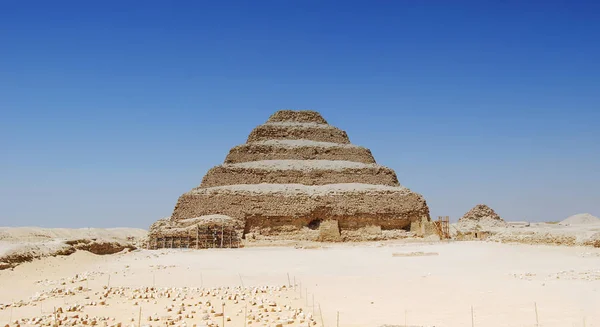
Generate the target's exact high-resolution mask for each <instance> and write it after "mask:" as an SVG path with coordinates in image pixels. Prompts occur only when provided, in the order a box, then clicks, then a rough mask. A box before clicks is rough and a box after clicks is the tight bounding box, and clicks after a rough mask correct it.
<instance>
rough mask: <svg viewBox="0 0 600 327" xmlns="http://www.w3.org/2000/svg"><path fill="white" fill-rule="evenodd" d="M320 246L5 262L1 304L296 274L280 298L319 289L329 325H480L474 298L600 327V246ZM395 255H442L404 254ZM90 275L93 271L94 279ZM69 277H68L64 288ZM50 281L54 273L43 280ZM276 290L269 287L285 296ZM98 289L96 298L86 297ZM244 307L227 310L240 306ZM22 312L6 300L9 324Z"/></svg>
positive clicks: (484, 319) (521, 317)
mask: <svg viewBox="0 0 600 327" xmlns="http://www.w3.org/2000/svg"><path fill="white" fill-rule="evenodd" d="M320 246H323V244H315V245H313V246H307V247H306V249H295V248H291V247H270V248H243V249H221V250H217V249H213V250H198V251H194V250H159V251H147V250H140V251H134V252H131V253H128V254H117V255H111V256H97V255H93V254H90V253H87V252H77V253H75V254H73V255H71V256H68V257H56V258H44V259H42V260H38V261H34V262H31V263H26V264H23V265H21V266H18V267H16V268H15V269H14V270H5V271H0V285H1V287H2V292H0V304H8V303H12V302H17V301H19V300H28V299H29V298H30V297H31V296H33V295H34V294H36V293H37V292H42V291H44V290H51V289H53V288H56V287H77V286H83V287H89V288H90V289H91V291H84V292H79V293H77V294H75V295H71V296H67V297H64V296H63V297H58V298H53V299H48V300H44V301H42V302H37V303H36V304H37V305H36V306H24V307H19V308H14V309H13V310H12V317H13V319H17V318H21V317H32V316H36V315H40V312H46V313H48V312H50V313H51V311H52V310H51V309H50V308H52V307H54V306H57V305H61V306H66V305H73V304H74V303H76V302H77V303H80V304H82V303H84V302H86V301H90V300H95V301H98V300H97V299H96V298H97V296H96V295H94V294H95V293H96V292H100V291H101V290H102V287H103V286H105V285H106V284H107V283H108V276H109V275H110V276H111V279H110V285H111V287H113V288H116V287H129V288H139V287H146V286H147V287H152V285H153V284H154V285H155V286H156V287H157V288H161V289H162V288H169V287H219V286H231V287H235V286H238V287H239V286H241V284H242V283H243V284H244V285H245V286H246V287H249V286H259V285H283V284H288V274H289V276H290V281H291V283H293V280H294V279H295V280H296V284H297V291H296V292H293V291H292V293H291V294H290V293H287V295H286V296H288V297H278V298H277V299H275V300H278V301H279V302H280V303H279V305H281V304H282V303H284V302H285V303H288V302H289V304H291V305H293V306H294V307H303V309H304V311H305V312H312V310H313V308H312V298H313V295H314V299H315V303H316V305H315V308H314V309H315V314H316V316H315V318H316V321H318V322H319V323H318V324H317V326H321V323H320V317H319V316H318V313H319V310H318V309H319V307H320V308H321V309H322V311H323V320H324V322H325V325H326V326H335V325H336V313H337V312H339V314H340V326H348V327H352V326H380V325H383V324H396V325H403V324H404V322H405V319H406V322H407V323H408V325H412V326H449V327H450V326H461V327H462V326H470V325H471V306H473V310H474V321H475V325H476V326H487V327H495V326H535V325H536V315H535V306H536V305H537V309H538V315H539V322H540V326H545V327H550V326H557V327H564V326H583V321H584V319H585V320H586V326H600V310H598V307H600V249H593V248H580V247H546V246H528V245H507V244H497V243H481V242H456V243H448V244H447V243H437V244H422V243H415V244H412V243H400V242H391V243H360V244H337V245H325V247H323V248H321V247H320ZM394 253H437V254H438V255H431V256H405V257H403V256H401V257H394V256H393V255H394ZM76 274H80V276H79V277H78V279H77V280H78V281H76V282H74V283H71V282H70V279H72V278H74V277H75V275H76ZM81 276H89V280H87V281H86V280H83V279H82V278H81ZM61 279H64V281H66V282H67V285H65V286H60V281H61ZM39 280H44V281H43V282H41V283H37V281H39ZM57 282H58V283H57ZM300 283H301V284H302V298H300V293H299V292H298V289H300ZM306 291H308V297H306V294H305V292H306ZM273 294H274V295H269V294H262V295H261V296H263V297H264V298H269V297H277V296H281V295H280V293H276V292H275V293H273ZM86 295H88V296H91V297H92V298H91V299H89V300H85V299H84V298H85V296H86ZM196 296H199V295H196ZM198 298H200V297H198ZM307 300H308V301H307ZM133 301H134V300H126V299H123V298H118V297H115V298H113V297H112V296H111V297H109V298H108V299H107V303H108V306H86V307H85V308H83V313H79V314H90V315H105V316H111V317H116V318H117V319H118V320H121V321H124V322H128V321H129V320H130V319H131V318H134V319H137V316H138V312H139V306H134V305H133ZM140 302H141V301H140ZM213 302H214V301H213ZM307 302H308V303H307ZM168 303H173V302H172V301H171V299H159V300H158V303H157V305H154V304H152V303H145V302H142V303H141V305H142V308H144V307H145V308H146V309H143V310H144V314H143V316H144V319H145V317H146V315H147V314H150V313H149V312H150V311H157V312H158V314H159V315H161V314H166V312H163V311H164V307H165V305H167V304H168ZM240 305H241V304H238V305H237V306H236V305H234V304H231V306H229V304H228V307H226V308H227V310H229V311H228V312H232V311H234V312H235V311H239V309H238V308H239V307H240ZM0 307H2V305H0ZM218 308H220V307H218ZM230 308H231V310H230ZM161 310H162V311H161ZM10 311H11V310H10V309H9V308H5V309H4V310H0V322H1V323H2V324H4V322H6V321H7V320H8V319H9V317H10V315H11V312H10ZM188 312H189V311H188ZM232 318H233V321H232V322H231V323H230V324H229V325H228V326H242V324H241V319H240V317H236V316H233V317H232ZM236 319H237V320H236ZM197 321H200V320H198V319H197ZM218 322H219V324H220V322H221V321H220V320H218ZM136 323H137V321H136ZM129 324H131V323H128V324H127V326H129ZM146 324H148V322H145V321H144V322H142V325H146ZM152 324H153V326H158V325H159V324H158V323H152ZM255 325H256V326H262V325H260V324H255ZM188 326H191V324H190V323H188ZM198 326H200V325H198ZM269 326H274V325H269ZM290 326H297V325H296V324H292V325H290Z"/></svg>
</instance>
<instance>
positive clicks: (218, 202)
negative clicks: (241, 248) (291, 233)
mask: <svg viewBox="0 0 600 327" xmlns="http://www.w3.org/2000/svg"><path fill="white" fill-rule="evenodd" d="M214 213H217V214H223V215H227V216H230V217H233V218H236V219H240V220H242V221H244V222H245V225H246V229H247V231H250V230H251V229H252V228H258V229H265V228H270V230H271V231H273V232H277V231H285V230H286V229H289V228H291V229H299V228H302V227H305V226H308V225H309V224H310V223H311V222H312V221H314V220H326V219H333V220H337V221H338V223H339V227H340V228H341V229H357V228H361V227H364V226H370V225H377V226H381V228H382V229H408V227H409V226H410V223H411V221H416V220H420V219H421V218H422V217H429V209H428V207H427V204H426V202H425V200H424V199H423V197H421V196H420V195H418V194H416V193H413V192H410V191H408V190H399V191H396V192H391V191H390V192H388V191H382V192H372V193H351V192H337V193H336V192H333V193H331V194H310V193H307V194H293V195H283V194H277V193H253V192H227V191H224V192H213V190H210V189H208V190H207V189H199V190H197V191H195V192H190V193H187V194H184V195H182V196H181V197H180V198H179V200H178V202H177V205H176V207H175V210H174V212H173V219H182V218H185V217H197V216H202V215H207V214H214Z"/></svg>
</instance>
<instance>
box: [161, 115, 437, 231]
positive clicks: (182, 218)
mask: <svg viewBox="0 0 600 327" xmlns="http://www.w3.org/2000/svg"><path fill="white" fill-rule="evenodd" d="M214 215H224V216H228V217H230V218H231V219H233V220H234V221H237V222H239V224H236V225H235V226H239V229H238V232H239V234H240V237H242V238H247V239H261V238H275V239H304V240H322V241H350V240H363V239H373V236H372V235H378V236H377V237H375V238H378V237H379V238H386V237H388V238H391V237H394V236H395V235H396V236H397V235H399V234H401V233H402V232H405V231H407V230H408V229H409V228H410V225H411V222H415V221H423V220H427V221H429V220H430V217H429V208H428V207H427V204H426V202H425V200H424V199H423V197H422V196H421V195H420V194H417V193H414V192H412V191H410V190H409V189H407V188H405V187H403V186H401V185H400V184H399V182H398V178H397V177H396V173H395V172H394V171H393V170H392V169H390V168H387V167H384V166H381V165H379V164H377V163H376V161H375V158H374V157H373V155H372V154H371V151H370V150H369V149H367V148H364V147H360V146H357V145H353V144H351V143H350V140H349V138H348V135H347V134H346V132H345V131H343V130H341V129H338V128H336V127H333V126H331V125H329V124H328V123H327V121H326V120H325V119H324V118H323V117H321V115H320V114H319V113H318V112H315V111H292V110H282V111H278V112H276V113H275V114H273V115H272V116H271V117H270V118H269V119H268V121H267V122H266V123H265V124H263V125H260V126H258V127H256V128H255V129H254V130H253V131H252V132H251V133H250V135H249V137H248V140H247V142H246V143H244V144H241V145H238V146H236V147H234V148H232V149H231V151H230V152H229V154H228V155H227V157H226V158H225V162H224V164H222V165H219V166H216V167H214V168H212V169H210V170H209V171H208V173H207V174H206V175H205V176H204V178H203V180H202V183H201V184H200V186H198V187H196V188H194V189H192V190H191V191H189V192H187V193H184V194H183V195H181V196H180V197H179V200H178V201H177V205H176V206H175V209H174V211H173V214H172V215H171V217H170V218H168V220H167V221H168V223H165V222H163V223H161V224H155V225H156V226H154V225H153V227H151V229H150V239H151V240H152V237H160V235H162V234H164V232H166V229H165V228H164V226H166V225H168V226H169V229H170V230H171V232H172V231H173V228H175V229H177V228H179V227H177V225H178V224H183V225H185V227H182V228H188V229H189V228H190V226H189V224H187V223H186V222H189V221H190V219H193V221H196V222H197V221H202V219H203V218H202V217H205V216H209V217H210V216H212V217H214ZM186 224H187V225H186ZM161 226H163V227H161ZM232 226H233V225H232ZM369 235H370V236H369Z"/></svg>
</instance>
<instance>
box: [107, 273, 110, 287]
mask: <svg viewBox="0 0 600 327" xmlns="http://www.w3.org/2000/svg"><path fill="white" fill-rule="evenodd" d="M106 288H110V273H108V284H107V285H106Z"/></svg>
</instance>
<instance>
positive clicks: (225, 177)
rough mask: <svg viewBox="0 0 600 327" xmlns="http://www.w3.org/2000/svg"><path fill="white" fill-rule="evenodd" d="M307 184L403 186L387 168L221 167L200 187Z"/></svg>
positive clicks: (215, 169) (210, 173) (205, 177)
mask: <svg viewBox="0 0 600 327" xmlns="http://www.w3.org/2000/svg"><path fill="white" fill-rule="evenodd" d="M261 183H269V184H295V183H298V184H304V185H325V184H339V183H363V184H379V185H389V186H399V185H400V184H399V183H398V178H397V177H396V173H395V172H394V171H393V170H391V169H389V168H387V167H383V166H377V167H366V168H347V169H343V170H333V169H332V170H326V169H322V170H308V171H304V170H291V169H288V170H269V169H259V168H239V167H231V166H217V167H214V168H212V169H210V170H209V171H208V173H207V174H206V175H205V176H204V179H202V184H201V185H200V187H203V188H205V187H214V186H223V185H236V184H261Z"/></svg>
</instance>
